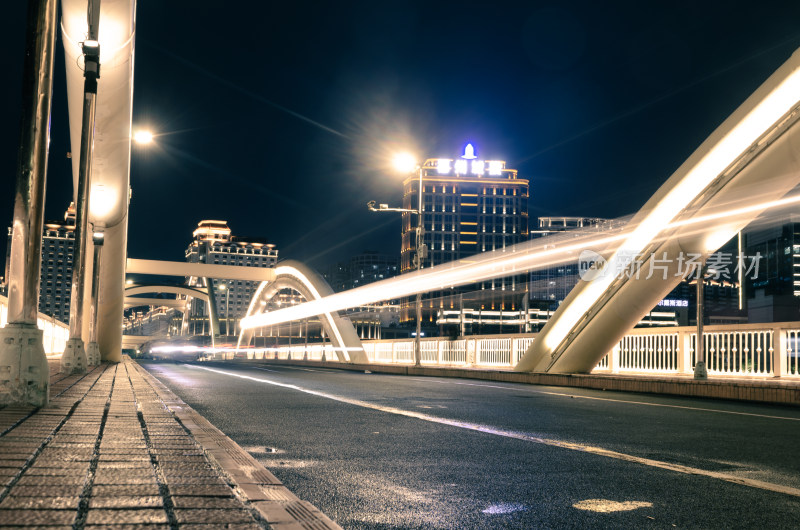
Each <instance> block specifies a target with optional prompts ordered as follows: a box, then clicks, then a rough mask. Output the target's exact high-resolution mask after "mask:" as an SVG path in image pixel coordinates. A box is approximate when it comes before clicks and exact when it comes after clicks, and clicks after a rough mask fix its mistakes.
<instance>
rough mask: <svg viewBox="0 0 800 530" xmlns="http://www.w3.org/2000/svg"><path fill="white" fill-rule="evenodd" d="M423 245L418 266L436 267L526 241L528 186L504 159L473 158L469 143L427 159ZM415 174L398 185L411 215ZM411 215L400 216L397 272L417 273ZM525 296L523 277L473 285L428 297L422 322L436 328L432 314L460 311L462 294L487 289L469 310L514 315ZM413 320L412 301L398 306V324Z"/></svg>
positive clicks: (416, 199)
mask: <svg viewBox="0 0 800 530" xmlns="http://www.w3.org/2000/svg"><path fill="white" fill-rule="evenodd" d="M420 171H422V190H421V192H422V212H421V215H422V221H423V227H424V236H423V243H424V244H425V245H427V247H428V256H427V258H426V259H424V260H423V267H425V268H427V267H434V266H436V265H441V264H442V263H447V262H450V261H454V260H459V259H463V258H467V257H469V256H472V255H475V254H478V253H481V252H488V251H493V250H502V249H505V248H508V247H510V246H512V245H515V244H517V243H520V242H522V241H526V240H527V239H528V181H527V180H525V179H521V178H518V175H517V170H515V169H510V168H507V167H506V163H505V162H504V161H502V160H486V159H484V158H479V157H478V155H477V153H476V152H475V149H474V148H473V146H472V145H471V144H467V146H466V148H465V150H464V153H463V154H462V155H461V156H460V157H458V158H430V159H427V160H426V161H425V162H424V163H423V164H422V166H421V169H420ZM419 181H420V179H419V174H417V173H414V174H413V175H409V176H408V177H407V178H406V180H405V181H404V182H403V208H405V209H417V207H418V202H419V193H420V190H419ZM417 219H418V218H417V215H416V214H413V213H409V212H404V213H403V216H402V239H401V248H400V256H401V271H402V272H411V271H413V270H415V269H416V267H415V264H414V256H415V254H416V251H417V248H416V229H417ZM526 290H527V280H526V278H525V277H524V276H512V277H507V278H497V279H494V280H488V281H486V282H482V283H480V284H476V285H470V286H462V287H458V288H454V289H449V290H446V291H440V292H433V293H428V294H426V295H425V297H424V303H423V308H424V312H423V321H426V322H435V319H436V318H437V313H441V312H442V311H444V310H452V309H454V308H457V307H458V304H459V303H460V301H461V300H462V299H461V298H459V296H460V295H462V294H463V293H466V292H472V291H486V292H485V293H484V294H483V296H481V297H473V300H475V301H474V303H475V304H476V305H478V306H480V307H475V309H492V310H494V309H497V310H503V309H513V308H516V307H517V306H518V304H519V303H520V300H521V299H522V294H521V293H524V292H525V291H526ZM413 318H414V300H413V298H412V299H407V300H405V301H404V304H403V312H402V314H401V321H409V320H413Z"/></svg>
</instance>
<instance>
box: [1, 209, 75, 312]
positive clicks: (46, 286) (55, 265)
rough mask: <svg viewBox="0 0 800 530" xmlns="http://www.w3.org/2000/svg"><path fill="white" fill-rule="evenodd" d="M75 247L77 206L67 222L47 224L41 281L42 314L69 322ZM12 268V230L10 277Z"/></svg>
mask: <svg viewBox="0 0 800 530" xmlns="http://www.w3.org/2000/svg"><path fill="white" fill-rule="evenodd" d="M74 246H75V207H74V205H70V207H69V208H68V209H67V211H66V213H65V214H64V220H63V221H47V222H45V224H44V230H43V232H42V265H41V275H40V279H39V311H40V312H41V313H44V314H45V315H50V316H52V317H54V318H56V319H57V320H60V321H61V322H64V323H69V306H70V296H71V289H72V249H73V247H74ZM10 265H11V228H10V227H9V229H8V246H7V247H6V274H5V276H6V278H8V268H9V266H10Z"/></svg>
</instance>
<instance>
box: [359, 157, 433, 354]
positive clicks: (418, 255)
mask: <svg viewBox="0 0 800 530" xmlns="http://www.w3.org/2000/svg"><path fill="white" fill-rule="evenodd" d="M393 162H394V167H395V169H397V170H398V171H400V172H402V173H406V174H408V173H413V172H414V171H416V172H417V176H418V177H419V188H418V192H417V196H418V199H419V200H418V201H417V208H416V209H413V208H390V207H389V205H388V204H379V205H378V207H377V208H376V207H375V201H370V202H368V203H367V208H369V209H370V210H371V211H373V212H402V213H415V214H417V230H416V246H415V248H416V252H415V254H414V267H415V269H416V270H417V271H419V270H420V269H422V261H423V260H424V259H425V258H426V257H427V255H428V247H427V246H426V245H425V244H424V242H423V235H424V232H425V228H424V226H423V224H422V211H423V210H422V175H423V170H422V166H421V165H420V164H417V161H416V159H415V158H414V156H413V155H410V154H408V153H401V154H398V155H396V156H395V157H394V160H393ZM416 313H417V318H416V320H417V333H416V337H415V340H414V366H420V364H422V342H421V340H420V337H421V335H422V293H417V295H416Z"/></svg>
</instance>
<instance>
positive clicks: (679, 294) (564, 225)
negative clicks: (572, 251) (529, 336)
mask: <svg viewBox="0 0 800 530" xmlns="http://www.w3.org/2000/svg"><path fill="white" fill-rule="evenodd" d="M618 226H620V225H619V222H618V221H616V220H613V219H601V218H596V217H540V218H539V221H538V228H537V229H534V230H531V237H532V238H537V237H545V236H553V235H557V234H560V233H565V232H567V231H570V230H577V229H582V230H584V231H586V230H597V231H604V230H608V229H610V228H616V227H618ZM734 242H735V240H734ZM732 243H733V242H731V243H728V244H726V245H725V246H724V247H723V248H722V249H720V252H723V253H727V254H728V255H731V256H734V257H735V255H736V252H735V245H734V246H733V247H732V246H731V245H732ZM578 281H580V275H579V274H578V263H577V260H576V261H575V262H574V263H564V264H562V265H558V266H555V267H548V268H546V269H539V270H535V271H532V272H531V275H530V286H529V290H530V306H531V309H530V310H529V314H530V316H529V318H528V321H529V322H531V325H533V326H537V325H538V326H541V325H543V324H544V323H545V322H546V321H547V318H549V313H548V312H552V311H555V310H556V309H557V308H558V306H559V305H560V304H561V302H563V301H564V299H565V298H566V297H567V295H568V294H569V293H570V291H571V290H572V289H573V288H574V287H575V286H576V285H577V284H578ZM738 297H739V289H738V283H737V282H736V278H729V279H728V280H727V281H726V280H725V279H722V278H721V279H719V280H706V282H705V289H704V305H705V315H706V323H707V324H721V323H740V322H743V321H745V320H746V319H745V317H744V316H743V314H742V312H741V311H740V310H739V303H738ZM696 302H697V286H696V284H695V282H694V280H692V279H691V278H689V279H685V280H683V281H681V282H680V283H679V284H678V285H677V286H676V287H675V288H674V289H673V290H672V291H670V293H669V294H668V295H667V296H666V297H665V298H664V299H663V300H661V301H660V302H659V303H658V304H656V306H655V307H654V308H653V309H652V310H651V311H650V312H648V313H647V315H645V316H644V317H643V318H642V320H641V321H640V322H639V325H640V326H687V325H690V324H696V322H697V318H696V315H697V305H696Z"/></svg>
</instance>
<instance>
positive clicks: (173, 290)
mask: <svg viewBox="0 0 800 530" xmlns="http://www.w3.org/2000/svg"><path fill="white" fill-rule="evenodd" d="M151 293H168V294H177V295H182V296H187V297H189V298H197V299H199V300H203V301H204V302H206V303H207V302H208V292H206V291H203V290H201V289H196V288H193V287H184V286H181V285H134V286H132V287H127V288H125V305H126V307H130V306H131V304H135V303H136V302H137V301H138V300H143V301H145V300H150V298H141V299H139V298H133V297H134V296H136V295H139V294H151ZM156 300H157V299H156ZM170 301H174V300H161V302H170ZM146 304H147V302H142V303H141V304H139V305H146ZM164 305H167V304H164Z"/></svg>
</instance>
